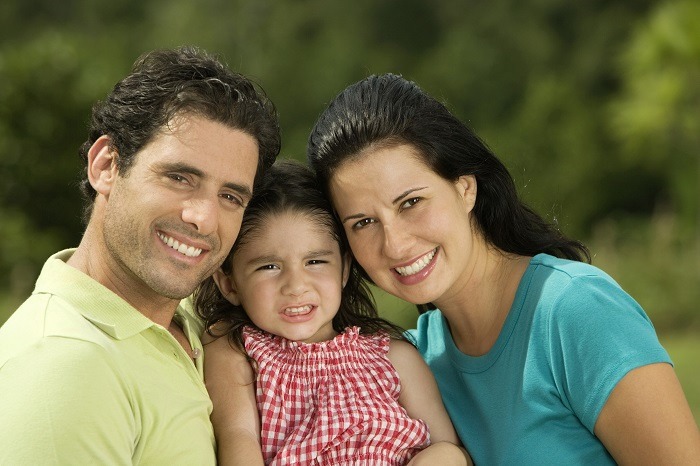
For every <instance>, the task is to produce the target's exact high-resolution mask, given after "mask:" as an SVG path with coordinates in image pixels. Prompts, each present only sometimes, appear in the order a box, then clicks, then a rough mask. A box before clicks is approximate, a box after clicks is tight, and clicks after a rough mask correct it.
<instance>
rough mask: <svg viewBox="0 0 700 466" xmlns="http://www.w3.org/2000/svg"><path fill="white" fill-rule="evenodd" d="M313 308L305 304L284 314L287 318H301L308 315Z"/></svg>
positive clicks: (289, 308) (287, 309)
mask: <svg viewBox="0 0 700 466" xmlns="http://www.w3.org/2000/svg"><path fill="white" fill-rule="evenodd" d="M313 308H314V307H313V306H312V305H311V304H305V305H302V306H296V307H288V308H286V309H284V311H282V312H283V313H284V315H286V316H301V315H306V314H308V313H309V312H311V310H312V309H313Z"/></svg>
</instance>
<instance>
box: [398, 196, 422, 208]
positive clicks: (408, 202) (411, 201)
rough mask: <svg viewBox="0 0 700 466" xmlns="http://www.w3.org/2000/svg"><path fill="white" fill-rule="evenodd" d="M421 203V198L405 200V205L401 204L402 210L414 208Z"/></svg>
mask: <svg viewBox="0 0 700 466" xmlns="http://www.w3.org/2000/svg"><path fill="white" fill-rule="evenodd" d="M419 202H420V198H419V197H412V198H411V199H407V200H405V201H404V202H403V203H401V208H402V209H407V208H409V207H412V206H414V205H416V204H418V203H419Z"/></svg>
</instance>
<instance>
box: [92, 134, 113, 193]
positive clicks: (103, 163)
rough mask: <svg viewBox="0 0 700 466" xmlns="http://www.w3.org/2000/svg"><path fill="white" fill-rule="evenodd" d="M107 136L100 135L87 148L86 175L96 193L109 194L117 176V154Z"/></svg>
mask: <svg viewBox="0 0 700 466" xmlns="http://www.w3.org/2000/svg"><path fill="white" fill-rule="evenodd" d="M111 143H112V140H111V138H110V137H109V136H100V137H99V138H98V139H97V141H95V142H94V143H93V144H92V146H90V149H88V153H87V158H88V162H87V163H88V165H87V175H88V180H90V184H91V185H92V187H93V188H94V189H95V191H97V192H98V193H100V194H102V195H103V196H109V193H110V192H111V191H112V186H113V184H114V180H115V179H116V178H117V174H118V172H119V169H118V168H117V157H118V156H119V154H118V153H117V151H116V150H114V148H113V147H112V145H111Z"/></svg>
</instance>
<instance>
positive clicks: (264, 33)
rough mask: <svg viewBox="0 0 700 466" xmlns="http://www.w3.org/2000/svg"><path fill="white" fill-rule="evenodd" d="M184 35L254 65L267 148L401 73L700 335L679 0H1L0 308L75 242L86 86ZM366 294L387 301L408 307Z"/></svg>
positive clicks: (404, 319)
mask: <svg viewBox="0 0 700 466" xmlns="http://www.w3.org/2000/svg"><path fill="white" fill-rule="evenodd" d="M183 44H194V45H197V46H200V47H202V48H204V49H206V50H208V51H210V52H212V53H215V54H218V55H219V56H221V57H222V58H223V59H224V60H225V61H226V62H228V64H229V65H230V66H231V67H232V68H233V69H235V70H237V71H240V72H242V73H244V74H246V75H248V76H251V77H252V78H253V79H254V80H255V81H257V82H258V83H260V84H261V85H262V86H263V88H264V89H265V90H266V91H267V93H268V94H269V95H270V97H271V98H272V100H273V101H274V102H275V103H276V105H277V108H278V111H279V113H280V117H281V124H282V131H283V150H282V156H283V157H291V158H297V159H299V160H304V154H305V145H306V138H307V135H308V132H309V130H310V128H311V126H312V125H313V123H314V121H315V119H316V117H317V116H318V114H319V113H320V112H321V111H322V110H323V108H324V107H325V105H326V104H327V103H328V102H329V100H330V99H332V98H333V96H335V94H337V93H338V92H339V91H340V90H341V89H343V88H344V87H345V86H347V85H348V84H350V83H352V82H355V81H357V80H359V79H361V78H363V77H365V76H367V75H369V74H373V73H383V72H394V73H399V74H402V75H404V76H405V77H406V78H409V79H411V80H414V81H416V82H417V83H419V85H421V87H423V88H424V89H425V90H427V91H428V92H429V93H431V94H433V95H435V96H436V97H438V98H439V99H441V100H443V101H444V102H445V103H446V104H447V105H448V107H450V108H451V109H452V110H453V111H454V112H455V113H456V114H457V115H458V116H459V117H460V118H462V119H463V120H464V121H465V122H467V123H468V124H469V125H470V126H471V127H473V128H474V129H475V130H476V131H477V133H478V134H480V135H481V136H482V137H483V138H484V139H485V140H486V142H487V143H488V144H489V145H490V146H491V147H492V148H493V149H494V150H495V152H496V153H497V154H499V155H500V157H501V158H502V159H503V160H504V162H505V163H506V165H507V166H508V167H509V168H510V169H511V172H512V174H513V176H514V178H515V180H516V184H517V185H518V187H519V189H520V192H521V194H522V195H523V197H524V198H525V200H526V201H527V202H528V203H529V204H531V205H532V206H533V207H534V208H535V209H537V210H538V211H539V212H541V213H542V214H543V215H545V216H546V217H548V218H550V219H552V220H556V221H557V222H558V223H559V225H560V226H561V228H562V229H563V230H564V232H565V233H567V234H568V235H570V236H574V237H577V238H580V239H582V240H584V241H585V242H586V243H587V244H588V245H589V246H590V248H591V250H592V253H593V255H594V260H593V263H594V264H595V265H598V266H600V267H602V268H603V269H605V270H606V271H607V272H609V273H610V274H611V275H612V276H613V277H615V278H616V279H617V280H618V281H619V282H620V283H621V284H622V286H623V287H624V288H625V289H626V290H627V291H629V292H630V293H631V294H632V295H633V296H634V297H635V298H636V299H637V300H638V301H639V302H640V303H641V304H642V306H643V307H644V308H645V309H646V310H647V312H648V313H649V315H650V316H651V318H652V320H653V321H654V324H655V326H656V328H657V330H658V331H659V333H660V334H662V335H672V334H673V335H678V334H683V335H686V336H687V335H690V336H691V337H689V338H690V340H689V341H698V339H697V336H698V335H700V312H698V303H699V302H700V188H699V186H700V4H698V2H696V1H694V0H660V1H652V0H627V1H622V0H617V1H604V0H589V1H586V2H570V1H565V0H491V1H478V0H472V1H458V0H432V1H429V0H355V1H353V2H347V1H342V0H287V1H272V0H248V1H245V0H200V1H198V2H193V1H189V0H168V1H167V2H166V1H163V0H149V1H144V0H121V1H119V2H110V1H106V0H63V1H61V2H56V1H54V0H6V1H4V2H2V3H0V175H1V178H0V180H1V181H0V248H1V249H0V252H1V254H0V275H1V276H3V277H4V280H2V281H0V323H2V322H4V320H6V319H7V318H8V317H9V315H10V314H11V313H12V311H13V310H14V308H15V307H16V305H17V304H18V303H19V302H21V301H22V300H23V299H24V298H25V297H26V296H27V295H28V293H30V292H31V289H32V287H33V284H34V280H35V279H36V276H37V275H38V273H39V270H40V268H41V265H42V264H43V262H44V260H45V259H46V258H47V257H48V256H49V255H50V254H52V253H53V252H55V251H57V250H59V249H63V248H67V247H72V246H75V245H77V243H78V242H79V239H80V235H81V231H82V225H81V222H80V213H81V199H80V196H79V190H78V188H77V180H78V174H79V172H80V170H81V169H82V167H81V164H80V163H79V158H78V155H77V149H78V147H79V146H80V145H81V143H82V142H83V141H84V139H85V138H86V133H87V132H86V128H87V122H88V119H89V113H90V108H91V106H92V104H93V102H95V101H96V100H99V99H102V98H103V97H104V96H105V95H106V94H107V93H108V92H109V90H110V89H111V87H112V86H113V85H114V83H115V82H116V81H118V80H119V79H121V78H122V77H123V76H124V75H125V74H127V73H128V71H129V69H130V67H131V64H132V63H133V61H134V60H135V59H136V58H137V57H138V56H139V55H140V54H141V53H143V52H145V51H148V50H151V49H154V48H161V47H172V46H178V45H183ZM377 297H378V300H379V303H380V305H381V309H382V312H383V313H384V314H385V315H387V316H389V317H390V318H392V319H394V320H396V321H397V322H399V323H401V324H403V325H406V326H410V325H411V324H412V323H413V321H414V320H415V317H416V314H415V311H414V310H413V308H412V307H411V306H409V305H407V304H405V303H402V302H399V301H398V300H396V299H393V298H390V297H387V296H385V295H383V294H381V293H378V294H377ZM696 368H697V366H696ZM696 383H697V385H695V386H694V387H695V388H697V389H698V391H700V383H698V382H697V381H696ZM686 391H688V390H687V387H686ZM699 403H700V402H699Z"/></svg>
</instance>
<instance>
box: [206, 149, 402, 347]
mask: <svg viewBox="0 0 700 466" xmlns="http://www.w3.org/2000/svg"><path fill="white" fill-rule="evenodd" d="M288 212H292V213H300V214H305V215H308V218H310V219H312V220H313V221H315V222H318V224H319V225H320V226H322V227H324V228H326V229H327V230H328V233H329V234H330V235H331V236H332V237H333V238H334V239H335V240H336V241H337V242H338V245H339V247H340V254H341V257H346V256H349V255H350V248H349V246H348V243H347V239H346V237H345V231H344V230H343V227H342V226H341V225H340V223H339V222H338V220H337V219H336V217H335V216H334V214H333V210H332V207H331V204H330V202H329V201H328V199H327V198H326V197H325V196H324V195H323V192H322V191H321V189H320V188H319V185H318V181H317V180H316V177H315V176H314V174H313V172H312V171H311V170H309V169H308V168H306V167H305V166H303V165H301V164H299V163H296V162H293V161H285V160H280V161H278V162H276V163H275V165H273V166H272V168H270V169H268V170H267V172H266V173H265V176H264V177H263V179H262V181H261V183H260V185H259V186H258V187H257V188H256V191H255V193H254V195H253V198H252V199H251V201H250V203H249V204H248V206H247V208H246V210H245V213H244V215H243V223H242V225H241V231H240V233H239V234H238V239H237V240H236V242H235V244H234V245H233V248H232V249H231V252H230V253H229V255H228V257H227V258H226V260H225V261H224V263H223V265H222V266H221V269H222V271H223V272H224V273H225V274H226V275H230V274H231V272H232V269H231V267H232V262H233V257H234V256H235V254H236V251H237V250H238V249H239V248H240V247H241V246H242V245H244V244H246V243H247V242H249V241H251V240H253V239H254V238H255V236H256V235H257V234H258V233H259V232H260V231H261V229H262V228H265V227H266V224H267V222H266V220H268V219H269V218H271V217H272V216H276V215H280V214H283V213H288ZM290 241H294V238H290ZM349 267H350V271H349V277H348V282H347V284H346V285H345V287H344V288H343V292H342V294H341V299H340V308H339V310H338V313H337V314H336V315H335V317H334V318H333V329H334V330H335V331H336V332H338V333H340V332H342V331H343V330H345V328H347V327H349V326H358V327H360V333H363V334H371V333H376V332H380V331H382V332H385V333H387V334H388V335H389V336H390V337H392V338H395V339H404V336H403V329H402V328H401V327H399V326H397V325H394V324H392V323H391V322H389V321H387V320H385V319H382V318H380V317H379V316H378V314H377V309H376V307H375V305H374V299H373V298H372V294H371V292H370V290H369V287H368V285H367V282H366V281H365V279H364V278H363V277H362V274H361V273H360V271H359V270H358V266H357V263H356V262H355V260H354V259H352V260H351V261H350V265H349ZM194 303H195V309H196V311H197V313H198V314H199V316H200V317H201V318H202V319H204V321H205V323H206V328H207V329H208V330H207V331H208V332H209V333H210V335H212V336H215V337H218V336H222V335H223V334H224V333H228V335H229V338H230V340H231V342H232V343H233V344H234V346H235V347H236V348H238V349H239V350H241V351H243V352H244V353H245V351H244V349H243V336H242V330H243V327H244V326H246V325H249V326H252V327H255V325H254V324H253V322H252V321H251V320H250V318H249V317H248V315H247V314H246V313H245V309H243V307H241V306H236V305H234V304H231V303H230V302H229V301H227V300H226V298H224V297H223V295H222V294H221V292H220V291H219V288H218V287H217V286H216V283H215V282H214V280H213V279H212V278H209V279H207V280H205V281H204V283H202V285H200V287H199V288H198V289H197V290H196V291H195V294H194ZM213 326H216V328H217V331H216V332H214V331H213V330H212V328H213Z"/></svg>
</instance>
